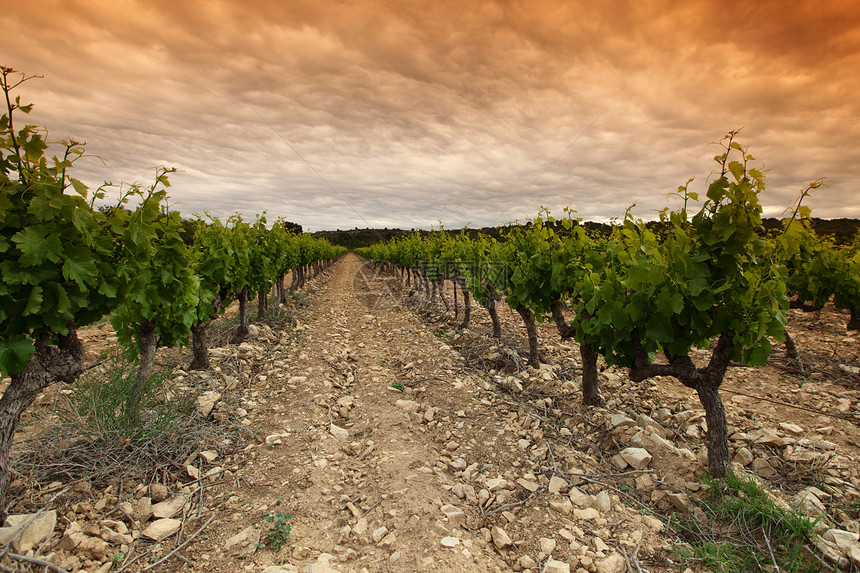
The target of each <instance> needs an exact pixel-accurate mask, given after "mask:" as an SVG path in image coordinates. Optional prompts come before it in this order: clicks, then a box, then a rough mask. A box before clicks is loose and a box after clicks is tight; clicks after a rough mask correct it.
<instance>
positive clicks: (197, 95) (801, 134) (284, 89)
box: [0, 0, 860, 230]
mask: <svg viewBox="0 0 860 573" xmlns="http://www.w3.org/2000/svg"><path fill="white" fill-rule="evenodd" d="M858 14H860V9H858V7H857V6H855V4H854V3H849V2H844V3H842V2H828V3H826V4H820V3H812V2H798V3H792V4H791V5H788V6H785V5H777V4H767V3H740V2H719V3H718V2H716V1H712V0H707V1H706V0H699V1H691V2H685V3H684V4H683V5H680V6H679V5H676V3H674V2H668V1H667V2H662V3H661V2H657V3H653V2H649V3H638V4H637V3H632V4H631V3H628V2H620V1H619V2H609V3H585V2H563V1H561V0H553V1H549V0H546V1H530V2H517V1H504V2H502V1H499V2H484V1H472V2H466V3H465V4H464V3H463V2H458V3H456V4H453V3H448V2H432V3H422V4H413V3H399V4H389V3H384V2H353V3H338V4H336V5H330V4H327V3H319V2H310V1H308V2H286V3H283V2H246V3H242V4H241V5H240V4H236V3H232V2H206V3H202V2H200V3H198V2H167V1H158V2H139V1H131V0H128V1H123V2H107V1H90V2H74V3H68V2H61V1H59V0H54V1H53V2H51V1H45V2H40V8H39V10H33V9H32V8H30V7H28V6H27V5H25V4H24V3H18V4H15V5H14V6H10V7H7V8H6V10H4V11H3V13H0V26H2V28H3V30H4V34H5V40H4V44H5V45H4V48H5V50H4V52H5V54H4V61H3V62H0V63H3V64H4V65H11V66H13V67H15V68H16V69H19V70H22V71H25V72H27V73H34V74H42V75H44V76H45V77H44V79H40V80H33V81H32V82H29V83H27V84H25V86H23V87H22V89H21V95H22V99H24V100H25V101H34V102H35V103H36V108H35V109H34V112H33V114H32V121H34V122H36V123H38V124H40V125H44V126H46V127H48V128H49V129H50V130H51V134H52V136H53V137H54V138H61V137H65V136H68V135H73V136H75V137H77V138H79V139H85V140H87V141H88V144H89V146H88V149H89V152H90V153H91V154H94V155H98V156H100V157H102V158H104V160H105V161H106V163H105V164H102V163H101V162H100V161H98V160H96V159H84V160H82V161H81V163H80V164H79V165H78V166H77V167H76V169H77V170H78V175H79V176H80V177H81V178H82V179H84V180H85V181H87V182H88V183H89V184H91V185H94V186H95V185H98V184H99V183H101V182H102V181H104V180H112V181H115V182H119V181H121V180H126V181H138V182H141V183H147V182H149V181H150V180H151V179H152V174H153V170H154V168H155V167H157V166H159V165H168V166H174V167H176V168H177V169H178V170H179V172H178V173H176V174H174V175H173V176H172V178H171V181H172V184H173V187H172V189H171V197H172V201H173V202H174V203H175V204H176V205H177V207H178V208H179V209H180V211H182V213H183V214H187V215H191V214H194V213H203V212H210V213H212V214H214V215H218V216H222V217H223V216H227V215H229V214H231V213H234V212H240V213H242V214H243V216H245V217H246V218H251V217H253V216H254V215H255V214H256V213H260V212H262V211H266V212H267V216H268V217H270V218H274V217H278V216H282V217H284V218H286V219H289V220H292V221H296V222H298V223H301V224H302V225H304V226H305V228H308V229H311V230H319V229H335V228H351V227H355V226H358V227H365V226H374V227H376V226H378V227H404V228H412V227H425V228H426V227H429V226H430V225H437V224H439V223H440V222H441V223H442V224H444V225H445V226H447V227H457V226H461V225H464V224H467V223H469V224H471V225H473V226H483V225H490V224H499V223H504V222H507V221H511V220H517V219H519V220H523V219H525V218H528V217H531V216H534V215H536V214H537V212H538V210H539V209H540V208H541V207H542V206H545V207H548V208H550V209H552V210H553V211H554V212H560V211H561V209H562V208H563V207H565V206H570V207H573V208H575V209H576V210H577V211H578V213H579V215H580V216H582V217H583V218H586V219H593V220H607V219H609V218H612V217H620V216H623V214H624V211H625V210H626V209H627V208H629V207H630V206H631V205H632V204H634V203H635V204H636V207H635V209H634V211H633V212H634V214H636V215H637V216H641V217H652V216H654V213H655V212H656V211H657V210H659V209H661V208H663V207H664V206H666V205H667V204H672V203H671V202H672V199H671V198H669V197H668V196H667V194H669V193H671V192H672V191H674V190H675V189H676V188H677V186H678V185H680V184H683V183H684V182H685V181H686V180H687V179H688V178H689V177H695V178H696V179H695V181H694V182H693V184H692V186H691V188H695V187H696V186H699V188H700V189H701V188H704V186H705V185H706V181H707V179H708V176H709V173H710V172H711V171H712V169H713V167H714V163H713V161H712V157H713V156H714V155H715V154H716V148H714V147H713V146H709V145H708V143H710V142H713V141H715V140H718V139H719V138H720V137H721V136H722V135H724V134H725V133H726V132H727V131H729V130H731V129H736V128H740V127H743V131H742V132H741V135H740V138H739V139H740V141H742V142H743V143H744V144H748V145H750V150H751V152H752V153H753V155H755V156H756V157H757V158H758V159H760V160H761V161H760V163H761V164H763V166H764V168H767V169H770V171H769V186H768V190H767V191H766V193H765V196H763V197H762V203H763V205H764V206H765V212H766V214H767V215H770V216H778V215H779V214H780V213H781V212H782V210H783V209H784V208H785V207H786V206H787V205H788V204H789V203H790V202H791V200H792V199H793V198H794V197H795V196H796V195H797V194H798V193H799V191H800V190H801V189H802V188H803V187H804V186H805V184H806V183H808V182H809V181H812V180H814V179H817V178H819V177H827V178H828V179H829V180H830V187H829V189H827V190H824V191H823V192H820V193H818V194H816V196H815V197H814V198H813V200H812V202H811V204H812V207H813V209H814V213H815V214H816V215H818V216H821V217H843V216H844V217H860V193H857V191H858V188H860V145H858V143H860V121H858V119H860V103H858V101H860V100H858V98H857V97H856V95H855V94H856V93H858V91H860V74H857V73H856V70H858V69H860V25H858V23H860V17H858Z"/></svg>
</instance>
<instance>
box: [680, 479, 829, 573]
mask: <svg viewBox="0 0 860 573" xmlns="http://www.w3.org/2000/svg"><path fill="white" fill-rule="evenodd" d="M704 483H705V486H706V489H705V495H704V496H703V499H702V508H703V510H704V512H705V515H706V517H707V521H705V522H702V521H701V520H697V519H695V518H687V519H683V520H681V521H679V522H678V523H676V524H675V527H676V528H677V529H679V530H680V532H681V533H682V535H683V537H684V538H685V539H686V541H687V545H685V546H681V547H679V548H678V550H677V553H678V555H679V556H680V557H681V558H682V559H684V560H685V561H687V562H688V563H689V562H693V561H699V562H701V563H702V565H704V566H705V567H708V568H709V569H711V570H712V571H718V572H721V573H722V572H725V573H729V572H732V573H734V572H737V573H741V572H745V571H771V570H773V568H774V566H777V567H778V569H779V570H780V571H790V572H797V573H801V572H803V573H806V572H809V573H812V572H814V571H820V570H821V567H822V565H823V563H822V562H821V559H820V558H819V557H818V556H815V555H813V554H812V553H811V547H812V545H811V539H812V536H813V535H814V528H815V521H812V520H810V519H809V518H807V517H805V516H803V515H800V514H798V513H796V512H794V511H791V510H789V509H786V508H785V507H783V506H781V505H779V504H777V503H776V501H775V500H774V498H773V497H772V496H771V495H769V494H768V493H767V492H765V491H764V489H762V487H761V486H760V485H759V484H758V483H757V482H756V481H755V479H754V478H751V477H739V476H737V475H735V474H733V473H731V472H729V473H727V474H726V477H725V478H724V479H722V480H716V479H713V478H707V479H705V480H704Z"/></svg>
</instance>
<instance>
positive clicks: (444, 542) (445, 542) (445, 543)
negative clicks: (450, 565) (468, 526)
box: [439, 535, 460, 549]
mask: <svg viewBox="0 0 860 573" xmlns="http://www.w3.org/2000/svg"><path fill="white" fill-rule="evenodd" d="M439 544H440V545H441V546H442V547H447V548H449V549H450V548H453V547H457V546H458V545H460V538H459V537H454V536H451V535H449V536H448V537H443V538H442V539H441V541H439Z"/></svg>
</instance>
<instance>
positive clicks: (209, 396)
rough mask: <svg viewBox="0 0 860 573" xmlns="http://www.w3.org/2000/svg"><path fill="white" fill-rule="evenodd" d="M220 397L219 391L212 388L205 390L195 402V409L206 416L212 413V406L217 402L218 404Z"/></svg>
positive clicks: (202, 415)
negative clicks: (213, 390)
mask: <svg viewBox="0 0 860 573" xmlns="http://www.w3.org/2000/svg"><path fill="white" fill-rule="evenodd" d="M220 399H221V394H219V393H218V392H212V391H211V390H210V391H207V392H203V393H202V394H200V395H199V396H197V400H196V401H195V402H194V409H195V410H197V413H198V414H199V415H200V416H201V417H203V418H205V417H207V416H208V415H209V414H210V413H212V408H214V407H215V404H217V403H218V400H220Z"/></svg>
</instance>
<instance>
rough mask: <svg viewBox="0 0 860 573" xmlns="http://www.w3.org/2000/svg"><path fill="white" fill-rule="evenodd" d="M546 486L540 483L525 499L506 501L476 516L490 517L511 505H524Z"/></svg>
mask: <svg viewBox="0 0 860 573" xmlns="http://www.w3.org/2000/svg"><path fill="white" fill-rule="evenodd" d="M546 488H547V486H545V485H542V486H540V487H539V488H538V489H536V490H535V491H533V492H532V493H531V494H530V495H529V496H528V497H526V498H525V499H521V500H520V501H516V502H514V503H506V504H504V505H500V506H499V507H497V508H495V509H493V510H492V511H485V512H484V513H482V514H481V515H479V516H478V518H479V519H484V518H485V517H490V516H491V515H495V514H497V513H499V512H500V511H504V510H506V509H510V508H512V507H519V506H521V505H525V504H527V503H528V502H529V500H531V499H532V498H533V497H535V496H536V495H537V494H539V493H541V492H542V491H544V490H545V489H546Z"/></svg>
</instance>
